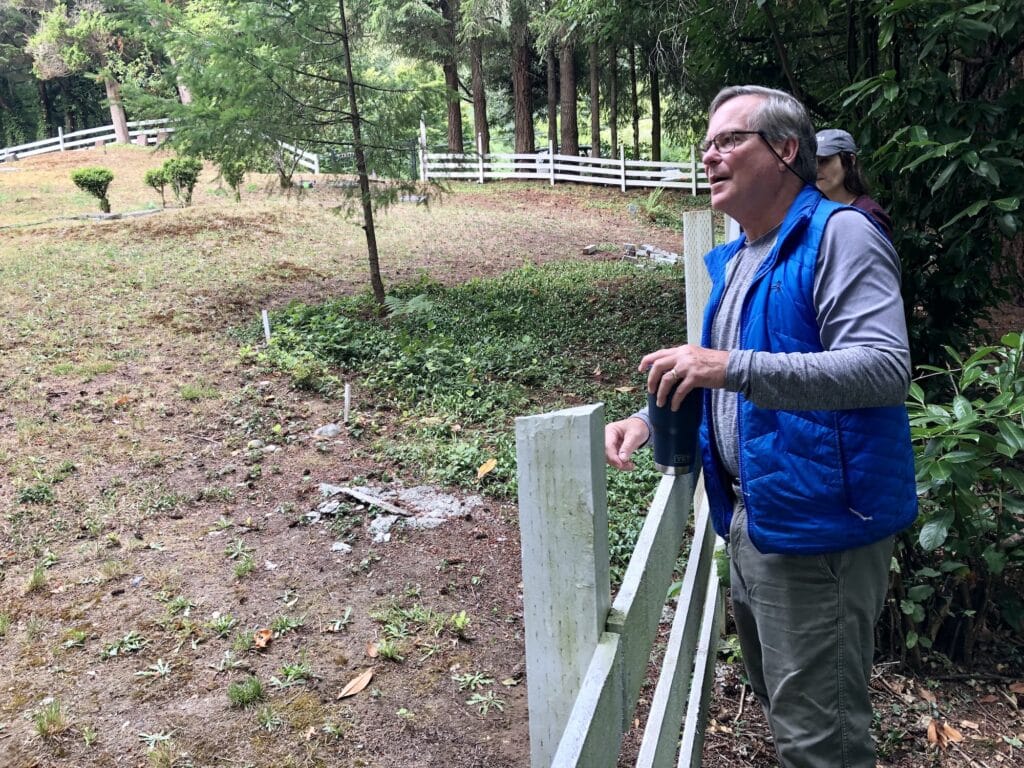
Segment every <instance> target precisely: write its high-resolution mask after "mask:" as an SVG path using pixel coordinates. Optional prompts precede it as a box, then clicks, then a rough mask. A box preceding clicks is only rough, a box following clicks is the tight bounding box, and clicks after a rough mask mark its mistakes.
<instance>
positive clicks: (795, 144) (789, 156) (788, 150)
mask: <svg viewBox="0 0 1024 768" xmlns="http://www.w3.org/2000/svg"><path fill="white" fill-rule="evenodd" d="M799 149H800V141H799V140H798V139H795V138H792V137H790V138H788V139H786V140H785V141H784V142H783V143H782V152H781V153H780V154H781V155H782V159H783V160H785V161H786V162H787V163H789V164H790V165H792V164H793V163H794V162H796V153H797V151H798V150H799Z"/></svg>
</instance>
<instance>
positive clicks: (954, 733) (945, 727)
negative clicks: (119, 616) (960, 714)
mask: <svg viewBox="0 0 1024 768" xmlns="http://www.w3.org/2000/svg"><path fill="white" fill-rule="evenodd" d="M942 735H943V736H945V737H946V738H947V739H948V740H949V741H952V742H955V743H957V744H959V743H960V742H961V741H963V740H964V736H963V734H962V733H960V731H958V730H957V729H956V728H954V727H953V726H952V725H950V724H949V723H943V724H942Z"/></svg>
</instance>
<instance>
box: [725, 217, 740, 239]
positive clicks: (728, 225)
mask: <svg viewBox="0 0 1024 768" xmlns="http://www.w3.org/2000/svg"><path fill="white" fill-rule="evenodd" d="M739 236H740V223H739V222H738V221H736V219H734V218H732V217H730V216H726V217H725V242H727V243H731V242H732V241H733V240H735V239H736V238H737V237H739Z"/></svg>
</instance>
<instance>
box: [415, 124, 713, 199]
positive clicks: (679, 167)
mask: <svg viewBox="0 0 1024 768" xmlns="http://www.w3.org/2000/svg"><path fill="white" fill-rule="evenodd" d="M426 141H427V138H426V126H425V125H423V124H422V123H421V124H420V135H419V152H418V154H419V164H420V180H421V181H429V180H430V179H454V180H463V181H475V182H477V183H479V184H483V183H485V182H487V181H499V180H508V179H525V180H543V181H547V182H548V183H549V184H551V185H554V184H555V183H557V182H559V181H563V182H564V181H571V182H576V183H578V184H603V185H606V186H617V187H619V188H620V189H621V190H622V191H623V192H625V191H626V190H627V189H628V188H631V187H667V188H669V189H684V190H687V191H688V192H690V193H691V194H693V195H697V194H700V193H702V192H708V191H709V190H710V186H709V184H708V179H707V175H706V174H705V173H704V167H703V165H701V164H700V163H699V162H698V161H697V154H696V151H695V150H694V149H693V148H691V149H690V160H689V161H688V162H685V163H666V162H656V161H654V160H627V159H626V155H625V149H624V148H623V147H622V146H621V145H620V146H619V156H618V157H617V158H603V157H578V156H576V155H559V154H555V152H554V145H553V144H550V145H549V146H548V150H547V152H540V153H532V154H526V153H518V154H517V153H495V152H489V153H484V152H483V147H482V142H481V137H480V136H477V151H476V152H474V153H467V154H452V153H447V152H429V151H428V150H427V144H426Z"/></svg>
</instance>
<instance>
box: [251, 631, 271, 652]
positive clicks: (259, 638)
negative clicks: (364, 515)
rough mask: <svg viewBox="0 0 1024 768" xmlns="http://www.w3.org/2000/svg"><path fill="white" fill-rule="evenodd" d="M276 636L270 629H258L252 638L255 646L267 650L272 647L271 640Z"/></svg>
mask: <svg viewBox="0 0 1024 768" xmlns="http://www.w3.org/2000/svg"><path fill="white" fill-rule="evenodd" d="M273 636H274V633H273V632H271V631H270V630H269V629H257V630H256V632H255V633H254V634H253V636H252V641H253V645H255V646H256V647H257V648H266V647H267V646H268V645H270V640H271V638H272V637H273Z"/></svg>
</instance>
